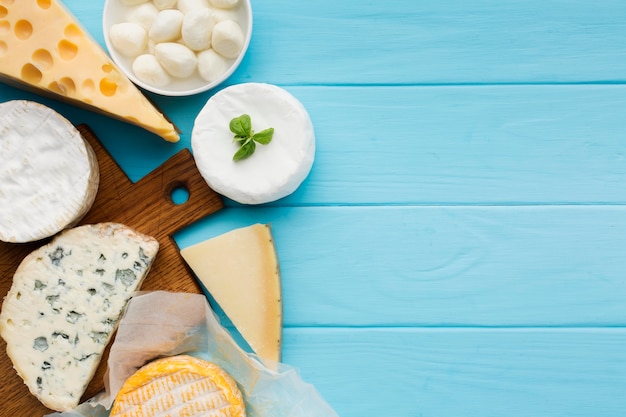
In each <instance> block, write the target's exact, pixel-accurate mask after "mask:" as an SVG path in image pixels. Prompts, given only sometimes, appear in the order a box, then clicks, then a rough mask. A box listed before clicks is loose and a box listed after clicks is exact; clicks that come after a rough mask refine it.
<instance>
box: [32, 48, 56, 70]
mask: <svg viewBox="0 0 626 417" xmlns="http://www.w3.org/2000/svg"><path fill="white" fill-rule="evenodd" d="M53 62H54V61H53V59H52V54H51V53H50V51H48V50H47V49H37V50H36V51H35V52H33V64H34V65H35V66H37V68H39V69H41V70H42V71H46V70H48V69H50V68H52V64H53Z"/></svg>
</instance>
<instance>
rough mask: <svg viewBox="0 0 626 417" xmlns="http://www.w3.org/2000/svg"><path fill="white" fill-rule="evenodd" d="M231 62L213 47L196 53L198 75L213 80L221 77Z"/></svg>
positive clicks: (209, 80)
mask: <svg viewBox="0 0 626 417" xmlns="http://www.w3.org/2000/svg"><path fill="white" fill-rule="evenodd" d="M231 64H232V60H230V59H226V58H224V57H223V56H221V55H220V54H218V53H216V52H215V51H214V50H213V49H207V50H205V51H202V52H200V53H199V54H198V72H199V73H200V76H201V77H202V78H203V79H204V80H206V81H208V82H213V81H215V80H217V79H218V78H219V77H221V76H222V75H223V74H224V73H226V71H228V69H229V68H230V66H231Z"/></svg>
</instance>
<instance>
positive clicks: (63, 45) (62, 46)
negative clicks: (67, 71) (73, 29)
mask: <svg viewBox="0 0 626 417" xmlns="http://www.w3.org/2000/svg"><path fill="white" fill-rule="evenodd" d="M77 53H78V46H76V44H74V43H72V42H70V41H68V40H67V39H62V40H61V41H60V42H59V54H60V55H61V58H63V59H64V60H66V61H70V60H72V59H74V58H75V57H76V54H77Z"/></svg>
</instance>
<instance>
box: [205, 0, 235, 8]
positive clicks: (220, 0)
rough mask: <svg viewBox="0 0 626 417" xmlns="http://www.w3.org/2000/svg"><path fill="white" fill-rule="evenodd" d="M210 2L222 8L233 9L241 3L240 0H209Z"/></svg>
mask: <svg viewBox="0 0 626 417" xmlns="http://www.w3.org/2000/svg"><path fill="white" fill-rule="evenodd" d="M209 3H211V6H213V7H217V8H220V9H232V8H233V7H235V6H237V5H238V4H239V0H209Z"/></svg>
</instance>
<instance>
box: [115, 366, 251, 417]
mask: <svg viewBox="0 0 626 417" xmlns="http://www.w3.org/2000/svg"><path fill="white" fill-rule="evenodd" d="M245 415H246V409H245V405H244V402H243V397H242V395H241V391H240V390H239V387H238V386H237V383H236V382H235V381H234V380H233V379H232V377H231V376H230V375H229V374H228V373H226V371H224V370H223V369H222V368H221V367H219V366H218V365H216V364H214V363H212V362H207V361H204V360H202V359H198V358H195V357H193V356H188V355H178V356H172V357H166V358H162V359H157V360H155V361H152V362H149V363H148V364H147V365H144V366H143V367H142V368H140V369H139V370H138V371H136V372H135V373H134V374H133V375H131V376H130V377H129V378H128V379H127V380H126V382H125V383H124V385H122V388H121V389H120V391H119V392H118V394H117V395H116V398H115V402H114V403H113V407H112V408H111V414H110V417H169V416H185V417H200V416H203V417H204V416H206V417H209V416H210V417H245Z"/></svg>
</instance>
